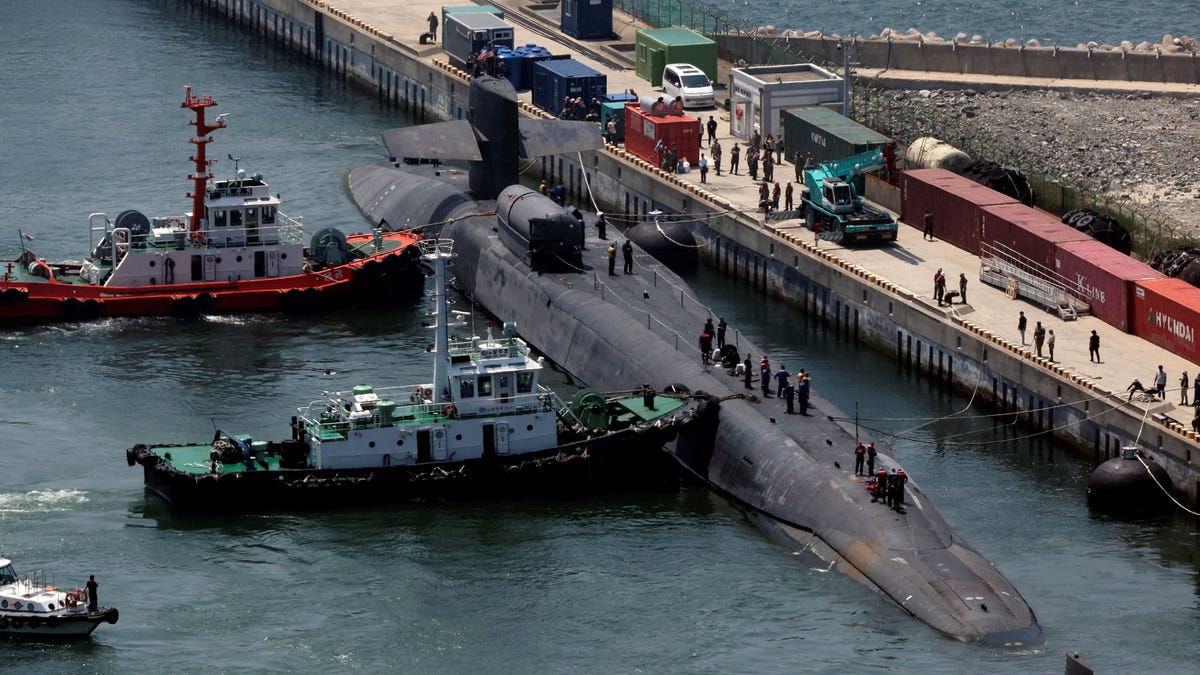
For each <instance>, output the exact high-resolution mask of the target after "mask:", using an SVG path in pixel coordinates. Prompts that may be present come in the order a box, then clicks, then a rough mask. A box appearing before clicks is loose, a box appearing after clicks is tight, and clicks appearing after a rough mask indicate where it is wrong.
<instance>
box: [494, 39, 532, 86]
mask: <svg viewBox="0 0 1200 675" xmlns="http://www.w3.org/2000/svg"><path fill="white" fill-rule="evenodd" d="M496 61H497V62H498V63H499V64H500V65H501V66H502V67H503V71H504V76H505V77H506V78H507V79H508V81H509V82H512V86H513V89H516V90H517V91H523V90H525V89H528V88H529V87H528V86H527V85H526V84H525V72H524V71H525V57H524V56H522V55H521V54H519V53H518V52H516V51H515V50H512V49H509V48H508V47H497V48H496Z"/></svg>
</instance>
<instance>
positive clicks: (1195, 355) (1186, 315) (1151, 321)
mask: <svg viewBox="0 0 1200 675" xmlns="http://www.w3.org/2000/svg"><path fill="white" fill-rule="evenodd" d="M1132 325H1133V334H1134V335H1136V336H1138V337H1140V338H1144V339H1145V340H1146V341H1148V342H1151V343H1153V344H1156V345H1158V346H1159V347H1162V348H1163V349H1167V350H1170V351H1171V352H1174V353H1175V354H1176V355H1178V356H1182V357H1183V358H1185V359H1187V360H1189V361H1191V362H1192V363H1200V350H1198V349H1197V348H1196V329H1197V328H1200V288H1196V287H1195V286H1193V285H1191V284H1189V283H1188V282H1186V281H1181V280H1179V279H1171V278H1163V279H1143V280H1141V281H1135V282H1133V318H1132ZM1103 348H1104V347H1103V345H1101V349H1103ZM1101 353H1103V352H1101ZM1145 365H1146V367H1148V368H1149V367H1153V365H1154V364H1145Z"/></svg>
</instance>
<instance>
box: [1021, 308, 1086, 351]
mask: <svg viewBox="0 0 1200 675" xmlns="http://www.w3.org/2000/svg"><path fill="white" fill-rule="evenodd" d="M1020 314H1021V316H1020V317H1018V318H1017V332H1018V333H1020V334H1021V346H1022V347H1023V346H1025V327H1026V326H1028V325H1029V319H1026V318H1025V312H1021V313H1020ZM1095 334H1096V331H1092V335H1095ZM1097 341H1099V338H1097Z"/></svg>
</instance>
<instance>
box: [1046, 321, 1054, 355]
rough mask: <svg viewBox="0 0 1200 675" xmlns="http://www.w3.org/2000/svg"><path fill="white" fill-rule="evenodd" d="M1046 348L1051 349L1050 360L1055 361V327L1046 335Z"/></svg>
mask: <svg viewBox="0 0 1200 675" xmlns="http://www.w3.org/2000/svg"><path fill="white" fill-rule="evenodd" d="M1046 349H1048V350H1050V361H1051V362H1052V363H1053V362H1054V329H1053V328H1051V329H1050V335H1049V336H1047V337H1046Z"/></svg>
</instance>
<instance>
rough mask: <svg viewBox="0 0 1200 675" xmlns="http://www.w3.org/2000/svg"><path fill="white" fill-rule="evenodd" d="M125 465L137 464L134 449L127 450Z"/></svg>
mask: <svg viewBox="0 0 1200 675" xmlns="http://www.w3.org/2000/svg"><path fill="white" fill-rule="evenodd" d="M125 463H126V464H128V465H129V466H133V465H134V464H137V455H136V454H134V450H133V448H126V449H125Z"/></svg>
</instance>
